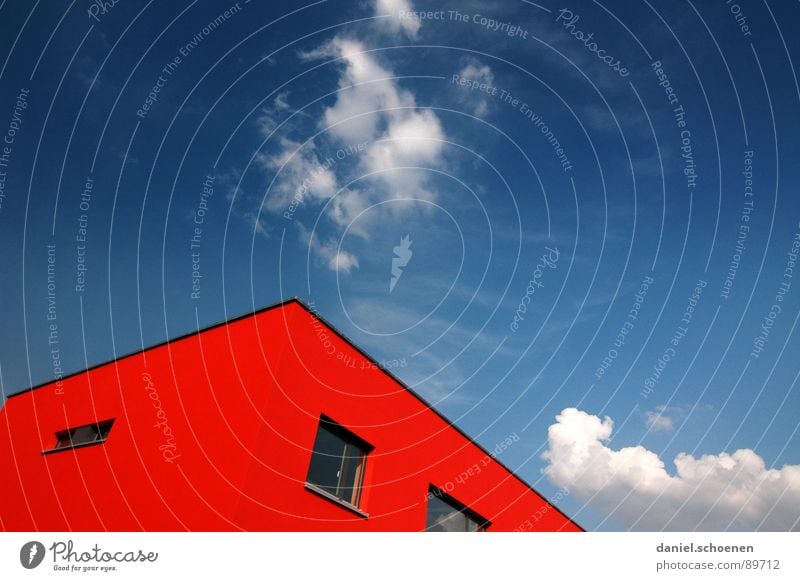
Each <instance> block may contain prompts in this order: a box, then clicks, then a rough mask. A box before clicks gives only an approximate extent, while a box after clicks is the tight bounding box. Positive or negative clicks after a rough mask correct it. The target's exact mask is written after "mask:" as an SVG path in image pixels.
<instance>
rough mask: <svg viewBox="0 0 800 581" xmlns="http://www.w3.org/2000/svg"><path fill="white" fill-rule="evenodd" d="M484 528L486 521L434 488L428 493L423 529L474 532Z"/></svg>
mask: <svg viewBox="0 0 800 581" xmlns="http://www.w3.org/2000/svg"><path fill="white" fill-rule="evenodd" d="M485 528H486V521H485V519H482V518H480V517H478V515H476V514H474V513H473V512H472V511H470V510H469V509H467V508H466V507H465V506H463V505H460V504H459V503H458V502H456V501H455V500H453V499H452V498H450V497H447V496H446V495H445V494H444V493H442V492H441V491H440V490H438V489H436V488H431V490H430V494H428V517H427V521H426V523H425V530H426V531H431V532H474V531H482V530H484V529H485Z"/></svg>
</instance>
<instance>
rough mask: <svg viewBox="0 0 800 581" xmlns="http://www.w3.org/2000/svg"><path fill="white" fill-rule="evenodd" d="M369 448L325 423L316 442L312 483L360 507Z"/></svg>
mask: <svg viewBox="0 0 800 581" xmlns="http://www.w3.org/2000/svg"><path fill="white" fill-rule="evenodd" d="M367 448H368V446H367V445H366V444H365V443H364V442H361V441H360V440H359V439H358V438H357V437H356V436H354V435H353V434H350V433H349V432H347V430H345V429H344V428H342V427H341V426H339V425H337V424H335V423H333V422H331V421H329V420H325V419H323V421H321V422H320V425H319V430H318V431H317V438H316V440H315V441H314V451H313V453H312V454H311V465H310V466H309V468H308V482H309V483H310V484H313V485H314V486H316V487H318V488H321V489H323V490H324V491H325V492H328V493H330V494H332V495H334V496H336V497H337V498H339V499H341V500H344V501H345V502H348V503H350V504H352V505H354V506H358V503H359V500H360V497H361V481H362V480H363V475H364V463H365V459H366V455H367V451H368V450H367Z"/></svg>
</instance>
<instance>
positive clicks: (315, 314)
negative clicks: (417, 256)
mask: <svg viewBox="0 0 800 581" xmlns="http://www.w3.org/2000/svg"><path fill="white" fill-rule="evenodd" d="M291 303H296V304H298V305H300V306H301V307H302V308H303V309H304V310H305V311H306V312H307V313H308V314H310V315H311V316H312V317H314V318H316V319H317V320H319V321H320V322H322V324H324V325H325V326H326V327H328V328H329V329H330V330H331V331H332V332H334V333H336V335H337V336H339V338H340V339H342V340H343V341H344V342H345V343H347V344H348V345H349V346H350V347H351V348H353V349H354V350H356V351H357V352H358V353H359V354H360V355H361V356H362V357H364V358H366V359H367V360H369V361H370V362H371V363H373V364H374V365H375V367H376V368H377V369H378V370H380V371H381V372H383V373H384V374H386V375H387V376H388V377H389V378H390V379H392V380H393V381H394V382H396V383H398V384H399V385H400V386H401V387H402V388H403V389H405V390H406V391H407V392H409V393H410V394H411V395H412V396H414V397H415V398H416V399H417V400H419V401H420V402H421V403H422V404H423V405H424V406H425V407H426V408H428V409H430V410H431V411H432V412H433V413H435V414H436V415H437V416H439V418H441V419H442V420H443V421H444V422H445V423H446V424H447V425H448V427H451V428H453V429H454V430H456V431H457V432H458V433H459V434H461V436H463V437H464V438H466V440H467V441H468V442H469V443H470V444H472V445H474V446H476V447H477V448H478V449H479V450H480V451H481V452H483V453H485V454H486V455H487V456H488V457H490V458H492V460H494V461H495V462H496V463H497V464H499V465H500V467H502V468H503V469H504V470H505V471H506V472H508V473H509V474H510V475H511V476H513V477H514V478H516V479H517V480H519V481H520V482H521V483H522V484H524V485H525V486H526V487H527V488H528V489H530V490H531V491H533V492H534V493H535V494H536V495H537V496H539V497H540V498H542V499H544V500H545V501H546V502H547V503H548V504H549V505H550V506H551V507H553V508H554V509H555V511H556V512H558V513H559V514H560V515H561V516H563V517H564V518H565V519H566V520H567V521H569V522H570V523H572V524H573V525H575V526H576V527H577V528H578V529H579V530H580V531H582V532H585V531H586V529H584V528H583V527H582V526H581V525H579V524H578V523H577V522H575V521H574V520H572V519H571V518H570V517H569V516H568V515H567V514H565V513H564V512H563V511H562V510H561V509H559V508H558V507H557V506H556V505H555V504H553V503H552V502H550V500H549V499H548V498H547V497H545V496H544V495H543V494H542V493H540V492H539V491H538V490H536V489H535V488H534V487H533V486H531V485H530V484H529V483H528V482H527V481H526V480H525V479H524V478H522V477H521V476H520V475H519V474H517V473H516V472H515V471H514V470H512V469H511V468H509V467H508V466H506V465H505V464H504V463H503V462H502V461H501V460H499V459H498V458H497V457H495V456H493V455H492V454H491V452H489V451H488V450H487V449H486V448H484V447H483V446H482V445H481V444H480V443H479V442H477V441H476V440H475V439H473V438H472V437H471V436H470V435H469V434H467V433H466V432H465V431H464V430H462V429H461V428H459V427H458V426H457V425H456V424H455V423H453V422H452V421H451V420H450V419H449V418H448V417H447V416H445V415H444V414H443V413H442V412H440V411H439V410H437V409H436V408H435V407H434V406H433V405H431V404H430V402H428V401H427V400H426V399H425V398H424V397H422V396H421V395H420V394H419V393H417V392H416V391H415V390H413V389H412V388H411V387H409V386H408V385H406V383H405V382H404V381H402V380H401V379H400V378H398V377H397V376H395V375H394V374H393V373H392V372H391V371H389V370H388V369H386V368H385V367H383V366H382V365H381V364H380V362H379V361H378V360H377V359H375V358H374V357H373V356H372V355H370V354H369V353H367V352H366V351H364V349H362V348H361V347H359V346H358V345H357V344H356V343H355V342H354V341H353V340H352V339H350V338H349V337H348V336H347V335H345V334H344V333H343V332H342V331H340V330H339V329H338V328H337V327H336V326H335V325H333V324H332V323H331V322H330V321H328V320H327V319H325V318H324V317H323V316H322V315H320V314H319V312H318V311H317V310H315V309H314V308H312V307H310V306H309V305H308V304H306V303H305V302H304V301H303V300H302V299H301V298H300V297H298V296H297V295H294V296H292V297H291V298H288V299H284V300H282V301H279V302H277V303H273V304H271V305H268V306H265V307H261V308H259V309H256V310H255V311H250V312H247V313H244V314H241V315H237V316H235V317H232V318H230V319H225V320H223V321H220V322H218V323H213V324H211V325H208V326H206V327H201V328H198V329H196V330H194V331H190V332H188V333H184V334H183V335H179V336H177V337H174V338H171V339H167V340H165V341H161V342H160V343H156V344H153V345H149V346H147V347H142V348H141V349H136V350H135V351H131V352H129V353H125V354H124V355H120V356H119V357H114V358H113V359H109V360H108V361H103V362H101V363H97V364H95V365H92V366H90V367H87V368H85V369H81V370H78V371H74V372H72V373H69V374H67V375H64V376H62V377H61V378H60V379H58V380H50V381H47V382H44V383H40V384H37V385H33V386H31V387H27V388H25V389H23V390H20V391H18V392H15V393H12V394H9V395H7V396H6V400H9V399H11V398H14V397H17V396H19V395H23V394H26V393H30V392H33V391H36V390H38V389H41V388H43V387H47V386H49V385H52V384H54V383H56V382H57V381H64V380H66V379H70V378H72V377H75V376H78V375H80V374H82V373H87V372H89V371H92V370H94V369H97V368H99V367H103V366H105V365H110V364H112V363H117V362H119V361H122V360H123V359H127V358H129V357H133V356H135V355H140V354H142V353H145V352H146V351H151V350H153V349H157V348H159V347H164V346H166V345H169V344H170V343H175V342H177V341H181V340H183V339H188V338H189V337H193V336H195V335H199V334H200V333H203V332H205V331H210V330H212V329H216V328H218V327H222V326H224V325H230V324H232V323H236V322H238V321H241V320H244V319H247V318H250V317H253V316H256V315H260V314H261V313H265V312H267V311H271V310H274V309H277V308H281V307H284V306H286V305H289V304H291Z"/></svg>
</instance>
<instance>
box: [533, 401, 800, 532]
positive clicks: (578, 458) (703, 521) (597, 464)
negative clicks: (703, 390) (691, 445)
mask: <svg viewBox="0 0 800 581" xmlns="http://www.w3.org/2000/svg"><path fill="white" fill-rule="evenodd" d="M613 427H614V423H613V421H612V420H611V418H608V417H606V418H605V419H602V420H601V419H600V418H599V417H597V416H594V415H591V414H588V413H586V412H583V411H580V410H577V409H575V408H567V409H565V410H563V411H562V412H561V413H560V414H559V415H558V416H556V423H555V424H553V425H551V426H550V428H549V429H548V449H547V451H546V452H545V453H544V454H543V455H542V457H543V458H544V459H545V460H546V461H547V462H548V466H547V467H546V468H545V470H544V472H545V474H547V476H548V477H549V478H550V480H551V481H552V482H553V483H554V484H555V485H557V486H562V487H566V488H568V489H569V490H570V491H571V492H573V493H575V495H576V496H578V497H580V498H581V499H583V500H584V501H585V502H586V503H587V504H588V505H590V506H593V507H595V508H597V509H598V510H599V511H601V512H602V513H605V514H609V515H611V516H612V518H615V519H617V520H619V521H621V522H622V524H623V525H624V526H626V527H629V528H631V529H635V530H675V531H688V530H711V531H713V530H725V529H729V530H743V531H747V530H775V531H787V530H798V520H800V466H793V465H785V466H783V467H782V468H780V469H775V468H767V467H766V465H765V463H764V460H763V459H762V458H761V457H760V456H759V455H758V454H756V453H755V452H754V451H753V450H749V449H742V450H737V451H735V452H734V453H732V454H728V453H725V452H723V453H720V454H707V455H703V456H701V457H699V458H695V457H694V456H692V455H691V454H686V453H681V454H678V456H677V457H676V458H675V460H674V463H675V474H674V475H671V474H670V473H669V472H667V470H666V467H665V465H664V462H662V461H661V459H660V458H659V457H658V455H657V454H655V453H653V452H651V451H650V450H647V449H646V448H644V447H643V446H631V447H627V448H622V449H620V450H614V449H612V448H611V447H609V446H608V445H607V442H608V440H609V439H610V438H611V433H612V431H613Z"/></svg>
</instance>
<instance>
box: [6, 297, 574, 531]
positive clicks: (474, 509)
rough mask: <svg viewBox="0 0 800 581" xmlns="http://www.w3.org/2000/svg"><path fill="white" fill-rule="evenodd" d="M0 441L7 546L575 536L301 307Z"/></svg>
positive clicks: (259, 318) (258, 320) (103, 386)
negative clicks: (30, 537) (35, 539)
mask: <svg viewBox="0 0 800 581" xmlns="http://www.w3.org/2000/svg"><path fill="white" fill-rule="evenodd" d="M0 434H2V436H1V437H0V474H2V478H0V528H2V529H3V530H6V531H23V530H44V531H56V530H76V531H90V530H109V531H138V530H148V531H184V530H193V531H229V530H261V531H422V530H425V529H429V530H490V531H495V530H496V531H512V530H541V531H578V530H581V529H580V527H579V526H578V525H577V524H575V523H574V522H573V521H571V520H570V519H569V518H568V517H566V516H565V515H564V514H562V513H561V512H560V511H558V510H557V509H556V508H554V507H553V506H551V505H550V504H548V503H547V501H546V500H544V499H543V498H542V497H541V496H540V495H539V494H538V493H537V492H536V491H535V490H533V489H532V488H531V487H530V486H528V485H527V484H526V483H525V482H524V481H522V480H521V479H520V478H518V477H517V476H515V475H514V474H513V473H512V472H511V471H510V470H509V469H508V468H506V467H505V466H504V465H503V464H502V463H501V462H499V461H498V460H497V459H495V458H494V457H493V456H492V455H491V454H490V452H488V451H486V450H484V449H483V448H481V447H480V446H479V445H478V444H476V443H475V442H474V441H472V440H471V439H470V438H469V437H468V436H467V435H466V434H464V433H463V432H462V431H460V430H459V429H458V428H457V427H456V426H454V425H453V424H452V423H450V422H449V421H448V420H447V419H446V418H444V417H443V416H442V415H441V414H439V413H438V412H437V411H436V410H434V409H433V408H431V406H430V405H428V404H427V403H426V402H425V401H424V400H423V399H421V398H420V397H419V396H418V395H416V394H415V393H414V392H412V391H411V390H410V389H409V388H407V387H406V386H405V385H403V384H402V383H401V382H400V381H399V380H397V379H395V378H394V377H393V376H392V375H391V374H390V373H389V372H388V371H386V370H385V369H383V368H381V367H380V366H379V365H378V364H377V363H376V362H375V361H374V360H373V359H371V358H370V357H369V356H368V355H366V354H365V353H364V352H362V351H361V350H359V349H358V348H357V347H355V346H354V345H353V344H352V343H350V342H349V341H348V340H347V339H346V338H345V337H344V336H342V335H341V334H340V333H338V332H337V331H336V330H334V329H333V328H332V327H331V326H330V325H328V324H327V323H325V322H324V321H322V320H321V319H320V318H319V317H318V316H317V315H316V314H315V313H313V312H312V310H311V309H309V308H308V307H307V306H305V305H304V304H303V303H301V302H300V301H299V300H297V299H292V300H289V301H287V302H284V303H281V304H279V305H275V306H273V307H269V308H266V309H264V310H261V311H258V312H256V313H254V314H251V315H247V316H244V317H240V318H238V319H235V320H232V321H229V322H227V323H223V324H220V325H216V326H213V327H210V328H207V329H204V330H202V331H200V332H196V333H192V334H190V335H187V336H184V337H181V338H179V339H175V340H172V341H169V342H167V343H164V344H161V345H158V346H155V347H151V348H149V349H146V350H144V351H140V352H137V353H133V354H131V355H127V356H125V357H121V358H119V359H117V360H116V361H112V362H110V363H105V364H103V365H99V366H97V367H93V368H91V369H88V370H85V371H82V372H80V373H76V374H74V375H71V376H69V377H66V378H64V379H62V380H61V381H58V382H53V383H48V384H45V385H42V386H39V387H35V388H32V389H29V390H27V391H24V392H22V393H19V394H15V395H13V396H11V397H9V399H8V400H7V401H6V404H5V406H4V407H3V409H2V411H0ZM511 443H512V442H511V439H509V441H508V442H505V443H501V444H500V449H502V448H503V447H504V446H507V445H510V444H511Z"/></svg>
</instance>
